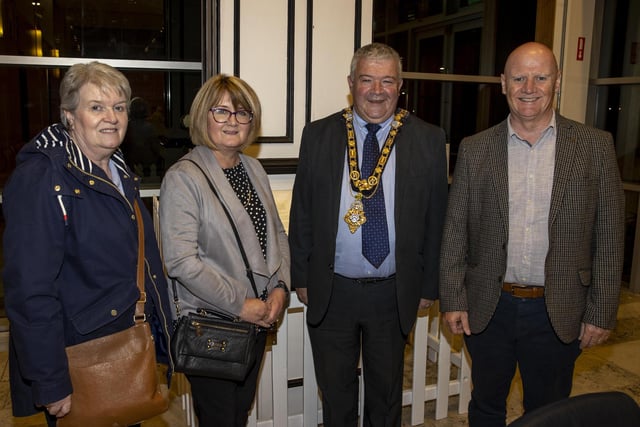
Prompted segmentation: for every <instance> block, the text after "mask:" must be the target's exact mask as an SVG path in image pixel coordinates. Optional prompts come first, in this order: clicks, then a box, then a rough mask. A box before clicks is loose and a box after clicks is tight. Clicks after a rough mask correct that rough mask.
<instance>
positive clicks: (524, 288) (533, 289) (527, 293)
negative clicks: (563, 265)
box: [502, 282, 544, 298]
mask: <svg viewBox="0 0 640 427" xmlns="http://www.w3.org/2000/svg"><path fill="white" fill-rule="evenodd" d="M502 290H503V291H505V292H509V293H510V294H511V295H513V296H514V297H517V298H542V297H543V296H544V286H531V285H521V284H519V283H507V282H505V283H504V284H503V285H502Z"/></svg>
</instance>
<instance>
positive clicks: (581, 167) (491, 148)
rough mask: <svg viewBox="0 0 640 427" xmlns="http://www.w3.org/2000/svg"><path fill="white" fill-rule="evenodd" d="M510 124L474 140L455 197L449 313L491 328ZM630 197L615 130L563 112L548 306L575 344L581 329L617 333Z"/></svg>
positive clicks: (503, 256)
mask: <svg viewBox="0 0 640 427" xmlns="http://www.w3.org/2000/svg"><path fill="white" fill-rule="evenodd" d="M507 133H508V130H507V121H506V120H505V121H503V122H502V123H500V124H498V125H496V126H494V127H492V128H490V129H488V130H485V131H484V132H481V133H479V134H476V135H474V136H471V137H469V138H465V139H464V140H463V141H462V143H461V145H460V150H459V152H458V161H457V164H456V167H455V172H454V177H453V183H452V185H451V190H450V193H449V204H448V208H447V220H446V224H445V228H444V235H443V243H442V251H441V261H440V262H441V266H440V275H441V284H440V298H441V301H440V310H441V311H442V312H450V311H468V315H469V323H470V327H471V331H472V332H473V333H479V332H481V331H482V330H484V329H485V328H486V326H487V324H488V323H489V321H490V319H491V316H492V315H493V313H494V311H495V308H496V306H497V304H498V299H499V297H500V292H501V287H502V283H503V279H504V274H505V272H506V268H507V249H508V248H507V243H508V238H509V185H508V171H507V164H508V163H507V143H508V135H507ZM623 234H624V193H623V191H622V183H621V180H620V174H619V171H618V165H617V162H616V156H615V152H614V145H613V139H612V137H611V135H610V134H609V133H607V132H604V131H601V130H598V129H594V128H590V127H587V126H585V125H583V124H580V123H578V122H574V121H571V120H569V119H566V118H564V117H562V116H560V115H558V114H557V115H556V154H555V169H554V177H553V186H552V192H551V207H550V212H549V250H548V252H547V256H546V260H545V284H544V285H545V296H544V298H545V302H546V306H547V312H548V314H549V318H550V319H551V323H552V324H553V327H554V330H555V331H556V334H557V335H558V337H559V338H560V339H561V340H562V341H564V342H571V341H572V340H575V339H576V338H577V337H578V336H579V333H580V324H581V322H585V323H589V324H593V325H595V326H598V327H600V328H606V329H612V328H613V327H614V326H615V320H616V313H617V308H618V295H619V289H620V276H621V272H622V261H623Z"/></svg>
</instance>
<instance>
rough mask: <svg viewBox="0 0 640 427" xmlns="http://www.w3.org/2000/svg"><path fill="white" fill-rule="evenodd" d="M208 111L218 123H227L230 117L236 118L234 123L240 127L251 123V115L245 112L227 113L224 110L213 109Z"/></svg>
mask: <svg viewBox="0 0 640 427" xmlns="http://www.w3.org/2000/svg"><path fill="white" fill-rule="evenodd" d="M209 111H211V113H212V114H213V120H215V121H216V122H218V123H227V122H228V121H229V119H230V118H231V116H236V122H238V123H240V124H241V125H246V124H248V123H251V120H253V113H252V112H251V111H247V110H238V111H229V110H227V109H226V108H220V107H213V108H212V109H211V110H209Z"/></svg>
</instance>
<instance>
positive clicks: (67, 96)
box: [60, 61, 131, 129]
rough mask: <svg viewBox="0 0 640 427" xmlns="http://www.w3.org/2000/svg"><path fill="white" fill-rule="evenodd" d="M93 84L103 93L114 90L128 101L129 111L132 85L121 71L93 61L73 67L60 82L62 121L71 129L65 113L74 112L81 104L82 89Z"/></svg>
mask: <svg viewBox="0 0 640 427" xmlns="http://www.w3.org/2000/svg"><path fill="white" fill-rule="evenodd" d="M87 83H93V84H94V85H96V86H97V87H99V88H100V89H101V90H102V91H103V92H104V91H109V90H112V91H114V92H116V93H118V94H119V95H122V96H124V97H125V98H126V99H127V109H128V108H129V103H130V101H131V85H130V84H129V80H127V78H126V77H125V76H124V74H122V73H121V72H120V71H118V70H116V69H115V68H113V67H112V66H110V65H107V64H103V63H102V62H98V61H93V62H88V63H85V64H75V65H72V66H71V68H69V70H67V72H66V73H65V75H64V77H63V78H62V82H60V121H61V122H62V124H63V125H64V127H66V128H67V129H69V122H68V120H67V116H66V114H65V111H70V112H73V111H75V110H76V108H78V103H79V102H80V89H81V88H82V87H83V86H84V85H86V84H87Z"/></svg>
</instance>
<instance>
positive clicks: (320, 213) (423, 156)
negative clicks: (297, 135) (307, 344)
mask: <svg viewBox="0 0 640 427" xmlns="http://www.w3.org/2000/svg"><path fill="white" fill-rule="evenodd" d="M346 149H347V131H346V126H345V119H344V118H343V116H342V112H338V113H335V114H333V115H331V116H329V117H326V118H324V119H321V120H318V121H315V122H312V123H310V124H308V125H307V126H306V127H305V129H304V131H303V135H302V143H301V148H300V160H299V163H298V170H297V174H296V179H295V183H294V188H293V198H292V203H291V216H290V219H289V241H290V245H291V261H292V262H291V270H292V272H291V276H292V284H293V287H298V288H307V292H308V299H309V301H308V312H307V320H308V322H309V323H311V324H318V323H319V322H320V321H321V320H322V318H323V317H324V314H325V312H326V310H327V307H328V305H329V300H330V298H331V290H332V286H333V273H334V270H333V267H334V266H333V263H334V260H335V249H336V236H337V232H338V221H342V217H343V215H344V212H338V210H339V207H340V194H341V193H340V192H341V189H342V187H341V185H342V176H343V173H344V170H345V162H346ZM394 150H396V176H395V211H394V221H395V227H396V243H395V252H396V293H397V303H398V311H399V316H400V322H401V325H402V330H403V332H404V333H405V334H406V333H409V331H410V330H411V328H412V327H413V324H414V322H415V319H416V314H417V310H418V305H419V303H420V298H421V297H422V298H429V299H436V298H437V296H438V256H439V252H440V241H441V236H442V226H443V223H444V213H445V209H446V202H447V173H446V154H445V135H444V131H443V130H442V129H441V128H438V127H436V126H433V125H430V124H427V123H425V122H424V121H422V120H420V119H419V118H418V117H416V116H412V115H409V116H408V117H407V118H406V119H405V122H404V124H403V126H402V127H401V128H400V130H399V132H398V135H397V137H396V142H395V146H394Z"/></svg>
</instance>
